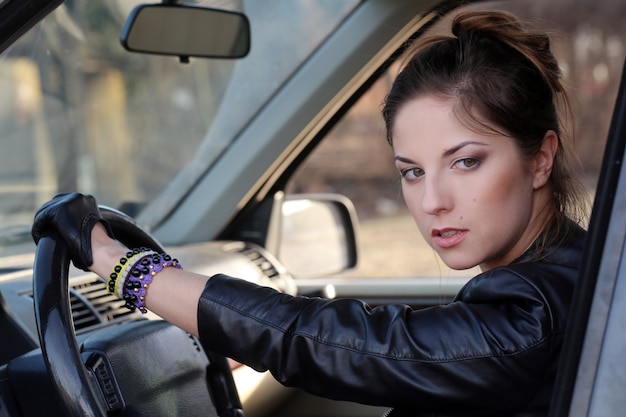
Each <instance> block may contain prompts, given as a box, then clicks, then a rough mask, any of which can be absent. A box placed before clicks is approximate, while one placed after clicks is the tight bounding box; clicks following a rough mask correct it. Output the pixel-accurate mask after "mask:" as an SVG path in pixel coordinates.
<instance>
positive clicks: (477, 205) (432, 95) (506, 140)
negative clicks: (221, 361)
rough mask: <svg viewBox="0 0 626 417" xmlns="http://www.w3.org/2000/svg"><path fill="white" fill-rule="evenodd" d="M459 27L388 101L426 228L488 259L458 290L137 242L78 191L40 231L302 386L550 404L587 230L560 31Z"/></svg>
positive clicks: (404, 400)
mask: <svg viewBox="0 0 626 417" xmlns="http://www.w3.org/2000/svg"><path fill="white" fill-rule="evenodd" d="M452 33H453V36H450V37H438V38H435V39H429V40H427V41H423V42H421V43H420V44H419V45H416V46H415V48H414V50H413V51H412V53H411V56H410V59H409V60H408V62H406V65H405V66H404V69H403V70H402V72H401V73H400V74H399V75H398V77H397V79H396V81H395V83H394V85H393V87H392V89H391V92H390V93H389V95H388V97H387V99H386V103H385V107H384V109H383V116H384V118H385V122H386V126H387V132H388V140H389V142H390V143H391V145H392V147H393V150H394V155H395V164H396V166H397V168H398V171H399V173H400V175H401V178H402V190H403V194H404V198H405V200H406V203H407V205H408V207H409V209H410V211H411V213H412V215H413V217H414V219H415V222H416V224H417V226H418V228H419V230H420V232H421V233H422V234H423V235H424V237H425V239H426V240H427V241H428V242H429V243H430V245H431V246H432V247H433V248H434V249H435V250H436V251H437V253H438V254H439V255H440V256H441V258H442V259H443V261H444V262H445V263H446V264H447V265H449V266H450V267H452V268H457V269H462V268H470V267H473V266H477V265H478V266H479V267H480V268H481V271H482V272H481V274H479V275H478V276H476V277H474V278H473V279H472V280H470V281H469V282H468V284H467V285H466V286H465V287H464V288H463V289H462V290H461V291H460V292H459V294H458V295H457V297H456V298H455V300H454V301H453V302H452V303H450V304H449V305H445V306H438V307H431V308H427V309H422V310H418V311H414V310H412V309H410V308H409V307H407V306H403V305H388V306H381V307H378V308H370V307H368V306H367V305H364V304H363V303H362V302H360V301H357V300H323V299H313V298H306V297H292V296H288V295H285V294H281V293H278V292H276V291H274V290H272V289H270V288H265V287H260V286H257V285H254V284H251V283H249V282H246V281H244V280H240V279H237V278H233V277H228V276H224V275H218V276H214V277H211V278H209V277H206V276H202V275H198V274H194V273H193V272H188V271H184V270H181V269H178V268H176V267H177V266H178V265H177V264H176V263H175V262H174V261H172V260H171V259H170V258H168V257H167V256H162V255H159V254H147V253H143V252H140V251H136V252H135V253H133V252H129V253H128V254H127V253H126V249H124V248H122V247H120V245H119V243H118V242H116V241H115V240H114V239H113V234H112V233H111V231H110V229H109V227H108V226H107V224H106V222H105V221H103V220H102V218H101V217H100V214H99V212H98V208H97V204H96V202H95V200H94V198H93V197H91V196H84V195H81V194H78V193H72V194H60V195H58V196H57V197H55V198H54V199H52V200H51V201H50V202H48V203H46V204H45V205H44V206H43V207H42V208H41V209H40V210H39V212H38V213H37V215H36V218H35V223H34V226H33V237H34V239H35V241H36V242H37V241H38V240H39V237H40V236H41V233H42V231H43V230H45V229H46V228H56V229H57V230H58V232H59V233H60V234H61V235H62V236H63V237H64V239H65V241H66V243H67V244H68V246H69V248H70V254H71V257H72V260H73V262H74V264H75V265H76V266H77V267H79V268H81V269H84V270H91V271H94V272H95V273H97V274H99V275H100V276H102V277H104V278H105V279H107V282H108V285H109V289H110V290H111V291H112V292H113V293H115V294H118V295H119V296H120V297H123V298H125V299H126V300H127V303H128V304H129V305H130V306H131V307H136V308H140V309H142V310H143V309H144V308H147V309H150V310H153V311H154V312H156V313H157V314H159V315H160V316H161V317H163V318H164V319H166V320H168V321H170V322H171V323H173V324H175V325H178V326H180V327H182V328H183V329H185V330H187V331H189V332H190V333H193V334H195V335H198V336H199V337H200V339H201V340H202V342H203V343H204V344H205V346H206V347H207V348H208V349H210V350H213V351H215V352H218V353H221V354H223V355H225V356H228V357H231V358H234V359H235V360H237V361H239V362H242V363H245V364H247V365H249V366H251V367H253V368H255V369H257V370H267V369H269V370H270V371H271V372H272V374H273V375H274V376H275V377H276V378H277V379H278V380H279V381H281V382H282V383H284V384H286V385H290V386H299V387H302V388H304V389H306V390H308V391H309V392H311V393H313V394H317V395H321V396H325V397H329V398H334V399H340V400H349V401H356V402H360V403H366V404H373V405H383V406H390V407H394V411H393V413H394V414H397V415H457V416H458V415H497V416H545V415H546V414H547V413H548V409H549V403H550V397H551V394H552V390H553V386H554V381H555V374H556V371H557V364H558V357H559V352H560V350H561V344H562V340H563V333H564V329H565V325H566V321H567V314H568V310H569V307H570V303H571V298H572V292H573V288H574V284H575V281H576V276H577V269H578V265H579V261H580V259H581V254H582V247H583V241H584V237H585V232H584V230H583V229H582V228H580V227H579V226H578V224H577V221H578V220H579V219H578V217H577V213H578V212H580V209H582V208H583V205H582V203H581V197H580V196H581V194H580V192H579V188H578V185H577V183H576V182H575V181H574V180H573V172H572V170H571V168H570V167H569V165H568V157H569V155H568V152H569V148H568V146H567V141H566V140H565V139H566V138H565V135H564V132H563V129H562V127H561V124H560V123H559V114H558V111H557V109H558V108H559V107H558V105H559V104H562V103H564V104H566V102H567V100H566V99H565V93H564V90H563V88H562V86H561V84H560V80H559V70H558V64H557V62H556V60H555V58H554V56H553V55H552V53H551V52H550V49H549V42H548V38H547V36H546V35H544V34H542V33H538V32H535V31H533V30H532V29H530V28H529V27H526V26H525V25H523V24H522V23H521V22H519V21H517V20H516V19H515V18H514V17H513V16H511V15H509V14H506V13H501V12H467V13H464V14H461V15H459V16H458V17H456V19H455V20H454V21H453V23H452ZM142 264H143V266H142ZM164 266H169V267H165V268H164ZM141 268H146V269H145V270H144V271H143V272H142V270H141ZM112 271H113V272H112ZM152 271H155V273H152ZM153 275H154V277H153ZM144 277H145V278H146V279H147V280H148V281H150V279H152V278H153V279H152V281H151V282H150V283H149V286H148V285H143V284H140V280H141V279H143V278H144ZM134 282H137V283H138V284H137V285H136V288H134V289H133V285H125V284H128V283H131V284H132V283H134ZM127 286H128V287H129V288H130V289H128V290H127V289H126V287H127ZM146 288H147V290H146ZM136 294H139V296H136ZM234 329H236V331H233V330H234Z"/></svg>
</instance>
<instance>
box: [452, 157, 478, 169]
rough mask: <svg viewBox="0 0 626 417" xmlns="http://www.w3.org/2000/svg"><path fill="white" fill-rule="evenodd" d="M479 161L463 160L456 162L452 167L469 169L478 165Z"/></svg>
mask: <svg viewBox="0 0 626 417" xmlns="http://www.w3.org/2000/svg"><path fill="white" fill-rule="evenodd" d="M478 163H479V161H478V159H476V158H463V159H459V160H457V161H456V162H455V163H454V165H456V166H457V167H459V168H461V169H471V168H474V167H476V166H477V165H478Z"/></svg>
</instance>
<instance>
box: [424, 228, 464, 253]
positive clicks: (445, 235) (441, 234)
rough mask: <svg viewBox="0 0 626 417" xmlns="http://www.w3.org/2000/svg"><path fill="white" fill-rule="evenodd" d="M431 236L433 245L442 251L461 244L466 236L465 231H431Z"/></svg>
mask: <svg viewBox="0 0 626 417" xmlns="http://www.w3.org/2000/svg"><path fill="white" fill-rule="evenodd" d="M431 236H432V239H433V242H434V243H435V245H437V246H439V247H440V248H442V249H447V248H451V247H453V246H456V245H458V244H459V243H461V242H462V241H463V240H464V239H465V236H467V230H460V229H449V228H447V229H433V230H432V233H431Z"/></svg>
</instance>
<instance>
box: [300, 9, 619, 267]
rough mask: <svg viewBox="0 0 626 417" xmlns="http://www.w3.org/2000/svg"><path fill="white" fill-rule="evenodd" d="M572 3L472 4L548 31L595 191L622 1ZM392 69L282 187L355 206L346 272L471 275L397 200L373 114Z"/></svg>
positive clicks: (586, 177)
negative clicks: (335, 196)
mask: <svg viewBox="0 0 626 417" xmlns="http://www.w3.org/2000/svg"><path fill="white" fill-rule="evenodd" d="M570 3H571V2H568V3H567V8H568V13H563V12H562V11H563V7H565V5H564V2H544V1H541V0H521V1H515V2H510V1H500V2H481V3H479V4H478V5H474V6H471V7H472V8H484V9H491V8H497V9H503V10H509V11H512V12H513V13H514V14H516V15H518V16H520V17H522V18H526V19H529V20H535V21H537V23H538V24H539V25H542V26H543V27H547V28H549V29H550V32H551V33H552V35H553V36H552V43H553V48H554V50H555V54H556V55H557V58H558V60H559V63H560V65H561V68H562V71H563V75H564V79H565V84H566V85H567V86H568V89H569V95H570V99H571V106H572V110H573V113H574V114H573V120H574V121H575V125H574V126H573V134H574V135H575V143H576V148H577V149H576V151H577V154H578V155H579V158H580V169H581V174H582V180H583V182H584V183H585V185H586V186H587V188H588V190H589V195H590V197H593V194H594V192H595V185H596V181H597V178H598V172H599V168H600V165H601V161H602V154H603V150H604V144H605V141H606V137H607V133H608V127H609V124H610V119H611V114H612V109H613V105H614V102H615V98H616V94H617V90H618V85H619V80H620V74H621V67H622V63H623V59H624V55H625V51H626V50H625V48H626V45H625V44H624V41H623V40H624V39H626V36H624V35H625V32H626V28H625V27H624V25H623V19H622V18H621V16H623V13H620V12H619V10H622V9H623V7H621V6H618V5H617V4H615V6H616V8H613V7H601V6H600V3H598V2H595V1H592V0H584V1H580V2H576V4H575V5H574V6H572V5H571V4H570ZM601 3H602V5H605V3H606V4H609V3H611V1H609V0H605V1H604V2H601ZM611 4H613V3H611ZM459 10H462V9H459ZM450 18H451V17H450V16H448V17H446V19H450ZM442 27H445V22H441V23H440V24H438V25H435V26H434V27H433V28H431V29H430V33H435V32H441V31H442V29H441V28H442ZM397 71H398V66H397V65H395V66H392V67H391V68H390V69H389V70H388V71H387V72H386V73H385V74H384V75H383V76H382V77H381V78H380V79H379V80H378V81H377V82H376V83H375V84H374V85H373V86H372V87H371V88H370V89H369V90H368V91H367V93H365V94H364V95H363V96H362V97H361V98H360V99H359V100H358V102H356V104H355V105H354V106H353V107H352V109H351V110H350V111H349V112H348V113H347V114H346V115H345V117H343V119H342V120H341V121H340V122H339V123H338V124H337V125H336V126H335V127H334V128H333V129H332V131H331V132H330V133H329V134H328V135H327V137H325V139H324V140H323V141H322V142H321V144H320V145H319V146H318V147H317V148H316V149H315V150H314V151H313V153H312V154H311V155H310V156H309V157H308V159H307V160H306V161H305V162H304V163H303V164H302V165H301V166H300V167H299V169H298V171H297V172H296V174H295V175H294V177H293V178H292V180H291V182H290V183H289V187H288V191H289V192H290V193H309V192H331V193H339V194H343V195H345V196H347V197H349V198H350V199H351V200H352V202H353V203H354V204H355V207H356V210H357V214H358V217H359V235H358V240H359V242H358V244H359V261H358V262H359V265H358V266H357V268H356V269H354V270H352V271H348V272H347V273H345V274H344V275H345V276H349V277H350V276H358V277H389V276H392V277H412V276H435V277H442V278H445V277H449V276H458V275H461V276H468V277H470V276H473V275H475V273H476V272H478V270H477V269H475V268H474V269H472V270H468V271H453V270H450V269H449V268H447V267H446V266H445V265H444V264H443V263H442V262H440V261H439V259H438V258H437V257H436V255H435V254H434V252H433V251H432V250H431V249H430V248H429V247H428V246H427V245H426V244H425V243H424V241H423V239H422V238H421V237H420V236H419V232H418V230H417V227H416V226H415V224H414V222H413V220H412V218H411V216H410V215H409V213H408V212H407V209H406V207H405V204H404V201H403V199H402V194H401V190H400V182H399V175H398V173H397V172H396V170H395V167H394V164H393V161H392V151H391V149H390V146H389V145H388V144H387V142H386V139H385V132H384V125H383V121H382V117H381V115H380V109H381V103H382V101H383V99H384V97H385V94H386V92H387V91H388V89H389V87H390V85H391V82H392V81H393V78H394V74H396V73H397Z"/></svg>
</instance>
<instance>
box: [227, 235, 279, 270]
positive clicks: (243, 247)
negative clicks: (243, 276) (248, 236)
mask: <svg viewBox="0 0 626 417" xmlns="http://www.w3.org/2000/svg"><path fill="white" fill-rule="evenodd" d="M225 249H226V250H227V251H228V252H239V253H241V254H242V255H244V256H245V257H246V258H248V259H249V260H250V261H251V262H252V263H254V264H255V265H256V266H257V267H258V268H259V269H260V270H261V272H263V274H264V275H265V276H266V277H268V278H269V279H278V278H280V273H279V272H278V271H277V270H276V268H275V267H274V265H273V264H272V262H271V261H270V260H269V259H268V258H267V257H266V256H265V255H263V253H262V252H261V250H260V249H259V248H257V247H255V245H252V244H249V243H245V242H232V243H230V244H228V245H226V248H225Z"/></svg>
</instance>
